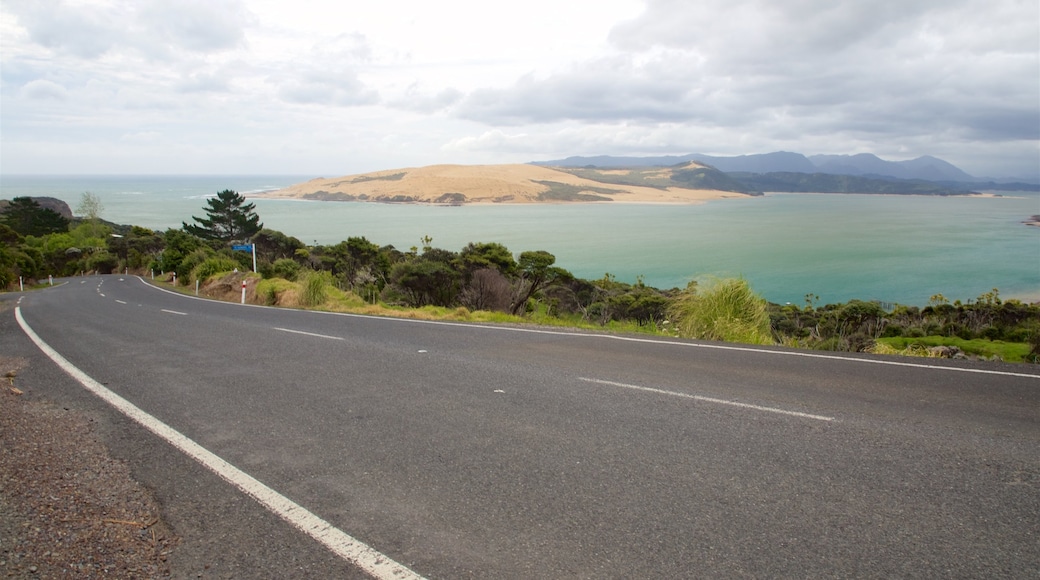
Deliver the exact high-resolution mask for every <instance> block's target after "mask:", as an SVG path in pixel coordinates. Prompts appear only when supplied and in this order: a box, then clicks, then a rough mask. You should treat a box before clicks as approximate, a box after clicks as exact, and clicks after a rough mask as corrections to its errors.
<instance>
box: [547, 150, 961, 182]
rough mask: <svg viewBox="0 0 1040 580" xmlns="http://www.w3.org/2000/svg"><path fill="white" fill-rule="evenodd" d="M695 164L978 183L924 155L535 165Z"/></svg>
mask: <svg viewBox="0 0 1040 580" xmlns="http://www.w3.org/2000/svg"><path fill="white" fill-rule="evenodd" d="M688 161H695V162H697V163H700V164H702V165H709V166H711V167H714V168H716V169H718V170H720V171H724V172H726V173H737V172H739V173H807V174H827V175H855V176H862V177H870V178H881V179H885V178H894V179H918V180H926V181H942V182H958V183H972V182H976V181H981V180H979V179H978V178H975V177H972V176H971V175H969V174H967V173H965V172H964V171H962V170H961V169H959V168H958V167H956V166H954V165H953V164H951V163H948V162H946V161H943V160H942V159H939V158H936V157H932V156H929V155H925V156H923V157H918V158H916V159H909V160H906V161H887V160H884V159H881V158H879V157H877V156H876V155H872V154H870V153H860V154H858V155H813V156H811V157H806V156H805V155H802V154H801V153H791V152H788V151H776V152H773V153H761V154H755V155H738V156H735V157H719V156H712V155H702V154H699V153H691V154H689V155H681V156H664V157H611V156H608V155H599V156H595V157H568V158H566V159H558V160H553V161H544V162H535V164H536V165H543V166H555V167H588V166H595V167H617V166H626V167H638V166H661V165H674V164H676V163H684V162H688Z"/></svg>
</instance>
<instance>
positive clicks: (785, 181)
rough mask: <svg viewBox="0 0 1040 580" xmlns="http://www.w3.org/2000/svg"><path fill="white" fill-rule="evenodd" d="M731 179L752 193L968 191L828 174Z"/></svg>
mask: <svg viewBox="0 0 1040 580" xmlns="http://www.w3.org/2000/svg"><path fill="white" fill-rule="evenodd" d="M727 175H728V176H729V177H730V178H732V179H734V180H736V181H738V182H740V183H742V184H743V185H744V187H747V188H749V189H751V190H754V191H785V192H795V193H885V194H913V195H965V194H968V193H971V190H969V189H966V188H964V187H961V186H947V185H941V184H938V183H935V182H932V181H925V180H923V179H894V178H891V179H882V178H877V179H875V178H869V177H861V176H856V175H834V174H830V173H791V172H774V173H746V172H732V173H729V174H727Z"/></svg>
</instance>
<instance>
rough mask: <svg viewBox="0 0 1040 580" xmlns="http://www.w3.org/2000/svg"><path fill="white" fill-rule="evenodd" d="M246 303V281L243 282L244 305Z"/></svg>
mask: <svg viewBox="0 0 1040 580" xmlns="http://www.w3.org/2000/svg"><path fill="white" fill-rule="evenodd" d="M245 303H246V281H245V280H242V304H245Z"/></svg>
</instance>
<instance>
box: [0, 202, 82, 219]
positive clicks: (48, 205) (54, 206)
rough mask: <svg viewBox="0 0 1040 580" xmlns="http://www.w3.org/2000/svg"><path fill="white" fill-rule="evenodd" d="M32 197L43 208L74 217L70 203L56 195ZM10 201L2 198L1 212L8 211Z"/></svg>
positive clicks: (66, 216) (64, 216)
mask: <svg viewBox="0 0 1040 580" xmlns="http://www.w3.org/2000/svg"><path fill="white" fill-rule="evenodd" d="M30 199H32V200H33V201H35V202H36V203H38V204H39V205H40V207H42V208H43V209H49V210H52V211H55V212H57V213H58V214H59V215H61V217H63V218H65V219H72V208H70V207H69V204H67V203H65V202H64V201H62V200H60V199H58V198H56V197H31V198H30ZM10 203H11V201H10V200H7V199H0V213H4V212H5V211H7V205H8V204H10Z"/></svg>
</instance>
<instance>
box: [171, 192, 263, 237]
mask: <svg viewBox="0 0 1040 580" xmlns="http://www.w3.org/2000/svg"><path fill="white" fill-rule="evenodd" d="M206 204H207V205H208V206H209V208H208V209H207V210H206V215H208V216H209V217H207V218H200V217H196V216H191V217H192V219H194V220H195V221H196V222H197V223H196V224H190V225H189V224H187V223H184V222H182V224H181V225H183V226H184V231H186V232H188V233H189V234H192V235H195V236H198V237H200V238H202V239H204V240H216V241H221V242H232V241H235V240H245V239H248V238H250V237H252V236H254V235H256V234H257V233H258V232H259V231H260V230H261V229H263V227H264V224H262V223H260V216H258V215H256V212H254V211H253V209H254V208H255V205H254V204H252V203H246V198H244V197H242V196H241V195H239V193H238V192H236V191H232V190H230V189H225V190H224V191H221V192H220V193H218V194H217V197H211V198H209V199H208V200H206Z"/></svg>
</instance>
